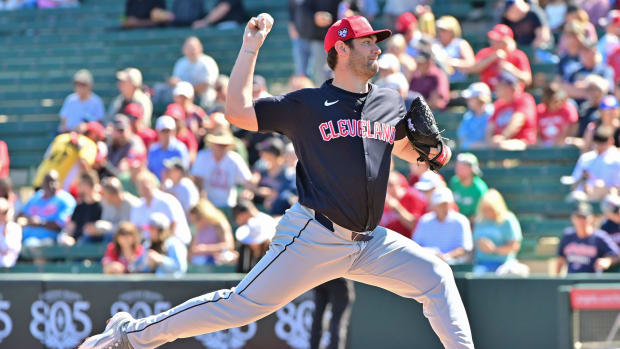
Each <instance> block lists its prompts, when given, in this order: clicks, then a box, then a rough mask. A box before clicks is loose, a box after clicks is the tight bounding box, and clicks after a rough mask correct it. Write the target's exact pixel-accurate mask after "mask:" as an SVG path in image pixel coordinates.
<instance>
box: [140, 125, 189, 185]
mask: <svg viewBox="0 0 620 349" xmlns="http://www.w3.org/2000/svg"><path fill="white" fill-rule="evenodd" d="M155 129H156V130H157V135H158V138H159V139H158V140H157V143H155V144H153V145H151V147H150V148H149V153H148V156H147V164H148V169H149V171H151V172H153V173H154V174H155V175H156V176H157V178H158V179H160V180H161V176H162V175H163V172H164V160H166V159H171V158H174V157H179V158H181V159H182V160H183V164H184V165H185V166H188V167H189V154H188V152H187V147H186V146H185V144H183V143H182V142H181V141H179V140H178V139H177V138H176V137H175V130H176V122H175V121H174V119H173V118H172V117H171V116H168V115H162V116H160V117H159V118H158V119H157V124H156V126H155Z"/></svg>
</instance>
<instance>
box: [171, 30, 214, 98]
mask: <svg viewBox="0 0 620 349" xmlns="http://www.w3.org/2000/svg"><path fill="white" fill-rule="evenodd" d="M219 75H220V70H219V68H218V66H217V63H216V62H215V60H214V59H213V58H211V56H208V55H206V54H205V53H204V52H203V47H202V43H201V42H200V40H199V39H198V38H197V37H195V36H190V37H188V38H187V39H185V43H184V44H183V57H181V58H179V59H178V60H177V61H176V63H175V64H174V69H173V71H172V77H171V78H170V80H169V83H170V85H171V86H176V84H177V83H178V82H180V81H187V82H189V83H190V84H192V86H194V91H195V93H196V96H198V97H199V98H200V104H201V105H203V106H205V107H208V106H210V105H211V104H212V103H213V102H214V101H215V95H216V93H215V89H214V86H215V81H216V80H217V78H218V76H219Z"/></svg>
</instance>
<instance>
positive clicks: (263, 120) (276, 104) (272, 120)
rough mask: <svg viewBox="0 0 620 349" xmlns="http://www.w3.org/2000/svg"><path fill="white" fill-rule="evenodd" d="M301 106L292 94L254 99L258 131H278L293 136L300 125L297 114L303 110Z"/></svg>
mask: <svg viewBox="0 0 620 349" xmlns="http://www.w3.org/2000/svg"><path fill="white" fill-rule="evenodd" d="M300 106H301V105H300V103H299V102H298V101H297V100H296V98H294V97H293V96H292V94H286V95H282V96H274V97H266V98H261V99H258V100H256V101H254V111H255V112H256V121H257V123H258V131H259V132H263V133H266V132H277V133H281V134H284V135H286V136H289V138H292V136H293V135H294V134H295V131H296V129H297V126H298V122H297V118H296V116H297V115H299V112H300V111H301V110H300Z"/></svg>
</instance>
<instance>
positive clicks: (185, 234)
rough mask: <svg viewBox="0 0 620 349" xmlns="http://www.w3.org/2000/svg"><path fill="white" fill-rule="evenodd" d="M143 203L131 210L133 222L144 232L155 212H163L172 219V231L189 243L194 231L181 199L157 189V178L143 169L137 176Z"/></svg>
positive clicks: (185, 242)
mask: <svg viewBox="0 0 620 349" xmlns="http://www.w3.org/2000/svg"><path fill="white" fill-rule="evenodd" d="M136 182H137V183H136V184H137V186H138V191H139V192H140V198H141V204H140V206H138V207H135V208H134V209H133V210H132V211H131V222H132V223H133V224H135V225H136V226H137V227H138V228H140V229H141V230H142V231H143V232H145V231H148V225H149V219H150V216H151V214H153V213H155V212H159V213H163V214H164V215H165V216H166V217H168V219H169V220H170V222H171V223H170V231H171V232H172V233H173V234H174V235H175V236H176V237H177V238H179V240H181V241H182V242H183V243H184V244H186V245H189V243H190V241H191V238H192V233H191V232H190V230H189V226H188V225H187V218H186V217H185V212H184V211H183V207H182V206H181V204H180V203H179V200H177V198H175V197H174V196H172V195H170V194H168V193H165V192H163V191H161V190H159V189H157V178H156V177H155V176H154V175H153V174H152V173H149V172H147V171H143V172H142V173H140V174H139V175H138V177H137V178H136Z"/></svg>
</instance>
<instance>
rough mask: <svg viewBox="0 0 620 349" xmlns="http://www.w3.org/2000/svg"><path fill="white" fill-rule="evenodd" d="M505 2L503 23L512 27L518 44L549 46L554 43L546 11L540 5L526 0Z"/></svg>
mask: <svg viewBox="0 0 620 349" xmlns="http://www.w3.org/2000/svg"><path fill="white" fill-rule="evenodd" d="M504 2H505V4H506V7H505V11H504V15H503V17H502V20H501V23H502V24H505V25H507V26H508V27H510V29H512V31H513V32H514V34H515V36H514V37H515V41H516V42H517V45H519V46H534V47H537V48H549V47H550V46H551V45H552V44H553V41H552V37H551V30H550V29H549V25H548V24H547V18H546V17H545V12H544V11H543V10H542V9H541V8H540V7H538V5H535V4H532V3H530V2H528V1H525V0H507V1H504Z"/></svg>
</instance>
